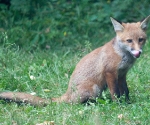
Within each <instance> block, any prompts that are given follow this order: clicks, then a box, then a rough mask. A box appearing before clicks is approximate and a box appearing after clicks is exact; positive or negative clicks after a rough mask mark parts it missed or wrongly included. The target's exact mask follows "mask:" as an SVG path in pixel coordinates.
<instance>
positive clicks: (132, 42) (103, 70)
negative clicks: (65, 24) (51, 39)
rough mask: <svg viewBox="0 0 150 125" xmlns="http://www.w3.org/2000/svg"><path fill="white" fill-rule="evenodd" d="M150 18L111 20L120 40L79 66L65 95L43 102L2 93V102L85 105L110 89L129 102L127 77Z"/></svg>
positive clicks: (141, 44)
mask: <svg viewBox="0 0 150 125" xmlns="http://www.w3.org/2000/svg"><path fill="white" fill-rule="evenodd" d="M149 20H150V15H149V16H148V17H147V18H145V19H144V20H143V21H141V22H137V23H120V22H118V21H117V20H115V19H113V18H111V22H112V24H113V27H114V30H115V32H116V37H115V38H113V39H112V40H111V41H110V42H108V43H106V44H105V45H104V46H102V47H100V48H97V49H95V50H94V51H92V52H91V53H89V54H87V55H86V56H85V57H83V58H82V59H81V60H80V62H79V63H78V64H77V66H76V68H75V70H74V72H73V74H72V76H71V78H70V81H69V85H68V89H67V91H66V93H65V94H63V95H62V96H61V97H58V98H52V99H49V100H48V99H43V98H40V97H37V96H32V95H30V94H27V93H23V92H2V93H0V99H3V100H8V101H10V100H11V101H15V102H24V103H30V104H31V105H47V104H49V103H51V101H52V102H67V103H84V102H86V101H88V100H90V99H93V98H96V97H98V96H100V95H101V94H102V91H103V90H104V89H105V88H106V87H108V88H109V91H110V94H111V98H112V100H116V99H117V98H119V97H120V96H122V95H125V99H126V101H129V90H128V87H127V82H126V74H127V72H128V70H129V69H130V68H131V67H132V66H133V64H134V62H135V61H136V59H137V58H139V57H140V55H141V53H142V47H143V45H144V44H145V41H146V33H145V31H146V28H147V25H148V21H149Z"/></svg>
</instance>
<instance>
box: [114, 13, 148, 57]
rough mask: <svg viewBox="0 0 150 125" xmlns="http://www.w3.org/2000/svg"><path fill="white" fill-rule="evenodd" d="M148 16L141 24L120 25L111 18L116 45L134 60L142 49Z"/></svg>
mask: <svg viewBox="0 0 150 125" xmlns="http://www.w3.org/2000/svg"><path fill="white" fill-rule="evenodd" d="M149 20H150V15H149V16H148V17H147V18H145V19H144V20H143V21H141V22H137V23H120V22H118V21H117V20H115V19H113V18H111V21H112V24H113V26H114V30H115V32H116V39H117V42H118V43H117V44H118V45H119V46H120V47H121V49H122V50H123V51H128V52H129V53H130V54H131V55H132V56H133V57H134V58H138V57H140V54H141V53H142V47H143V45H144V44H145V41H146V33H145V31H146V28H147V25H148V21H149Z"/></svg>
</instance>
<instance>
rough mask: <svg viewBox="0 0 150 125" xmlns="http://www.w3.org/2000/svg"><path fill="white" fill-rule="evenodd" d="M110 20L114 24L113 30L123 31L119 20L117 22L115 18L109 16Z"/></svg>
mask: <svg viewBox="0 0 150 125" xmlns="http://www.w3.org/2000/svg"><path fill="white" fill-rule="evenodd" d="M110 19H111V22H112V24H113V26H114V30H115V31H116V32H117V31H123V29H124V27H123V26H122V25H121V23H120V22H118V21H117V20H115V19H114V18H112V17H110Z"/></svg>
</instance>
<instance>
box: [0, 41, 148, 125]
mask: <svg viewBox="0 0 150 125" xmlns="http://www.w3.org/2000/svg"><path fill="white" fill-rule="evenodd" d="M149 42H150V41H148V42H147V43H146V46H145V48H144V52H143V53H142V55H141V57H140V58H139V59H138V60H137V62H136V64H135V65H134V66H133V68H132V69H131V70H130V72H129V73H128V76H127V78H128V79H127V82H128V86H129V90H130V99H131V104H126V103H125V102H122V103H119V104H116V103H113V102H111V101H110V100H109V97H110V94H109V92H108V91H107V92H105V93H104V94H103V96H104V100H102V99H97V103H89V104H90V105H86V104H85V105H81V104H74V105H71V104H65V103H61V104H57V103H51V104H49V105H48V106H46V107H33V106H30V105H21V106H18V105H17V104H15V103H11V104H9V103H2V102H0V114H3V115H0V124H2V125H9V124H10V125H11V124H12V125H38V123H44V122H46V121H47V122H49V123H50V124H52V125H53V124H56V125H70V124H73V125H110V124H113V125H118V124H121V125H137V124H139V125H147V124H149V122H150V118H149V114H150V105H149V104H150V92H149V89H150V75H149V72H150V68H147V67H148V66H149V65H150V62H149V61H148V60H150V56H149V55H150V51H149V45H150V43H149ZM84 49H85V50H84V51H85V53H87V52H88V51H89V49H90V44H89V43H88V42H87V43H86V45H85V48H84ZM85 53H82V51H79V52H76V53H71V52H66V51H63V52H62V50H60V52H58V51H57V53H56V52H55V53H54V52H53V53H52V52H51V51H50V50H46V51H43V50H42V51H41V50H36V51H34V52H33V53H31V52H25V51H23V50H18V47H17V46H13V47H12V46H9V47H8V46H7V48H6V47H5V48H4V47H0V67H1V68H0V70H1V72H0V81H1V82H0V91H24V92H28V93H33V92H34V93H36V95H39V96H41V97H44V98H51V97H58V96H60V95H61V94H63V93H64V92H65V91H66V89H67V86H68V81H69V77H70V75H71V73H72V71H73V69H74V67H75V65H76V63H77V62H78V61H79V58H81V57H80V56H83V55H84V54H85Z"/></svg>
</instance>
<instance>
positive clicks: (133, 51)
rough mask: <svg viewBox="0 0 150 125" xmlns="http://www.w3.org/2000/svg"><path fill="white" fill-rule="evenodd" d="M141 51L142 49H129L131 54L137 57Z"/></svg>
mask: <svg viewBox="0 0 150 125" xmlns="http://www.w3.org/2000/svg"><path fill="white" fill-rule="evenodd" d="M141 53H142V50H133V49H132V50H131V54H132V55H133V57H134V58H139V57H140V55H141Z"/></svg>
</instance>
